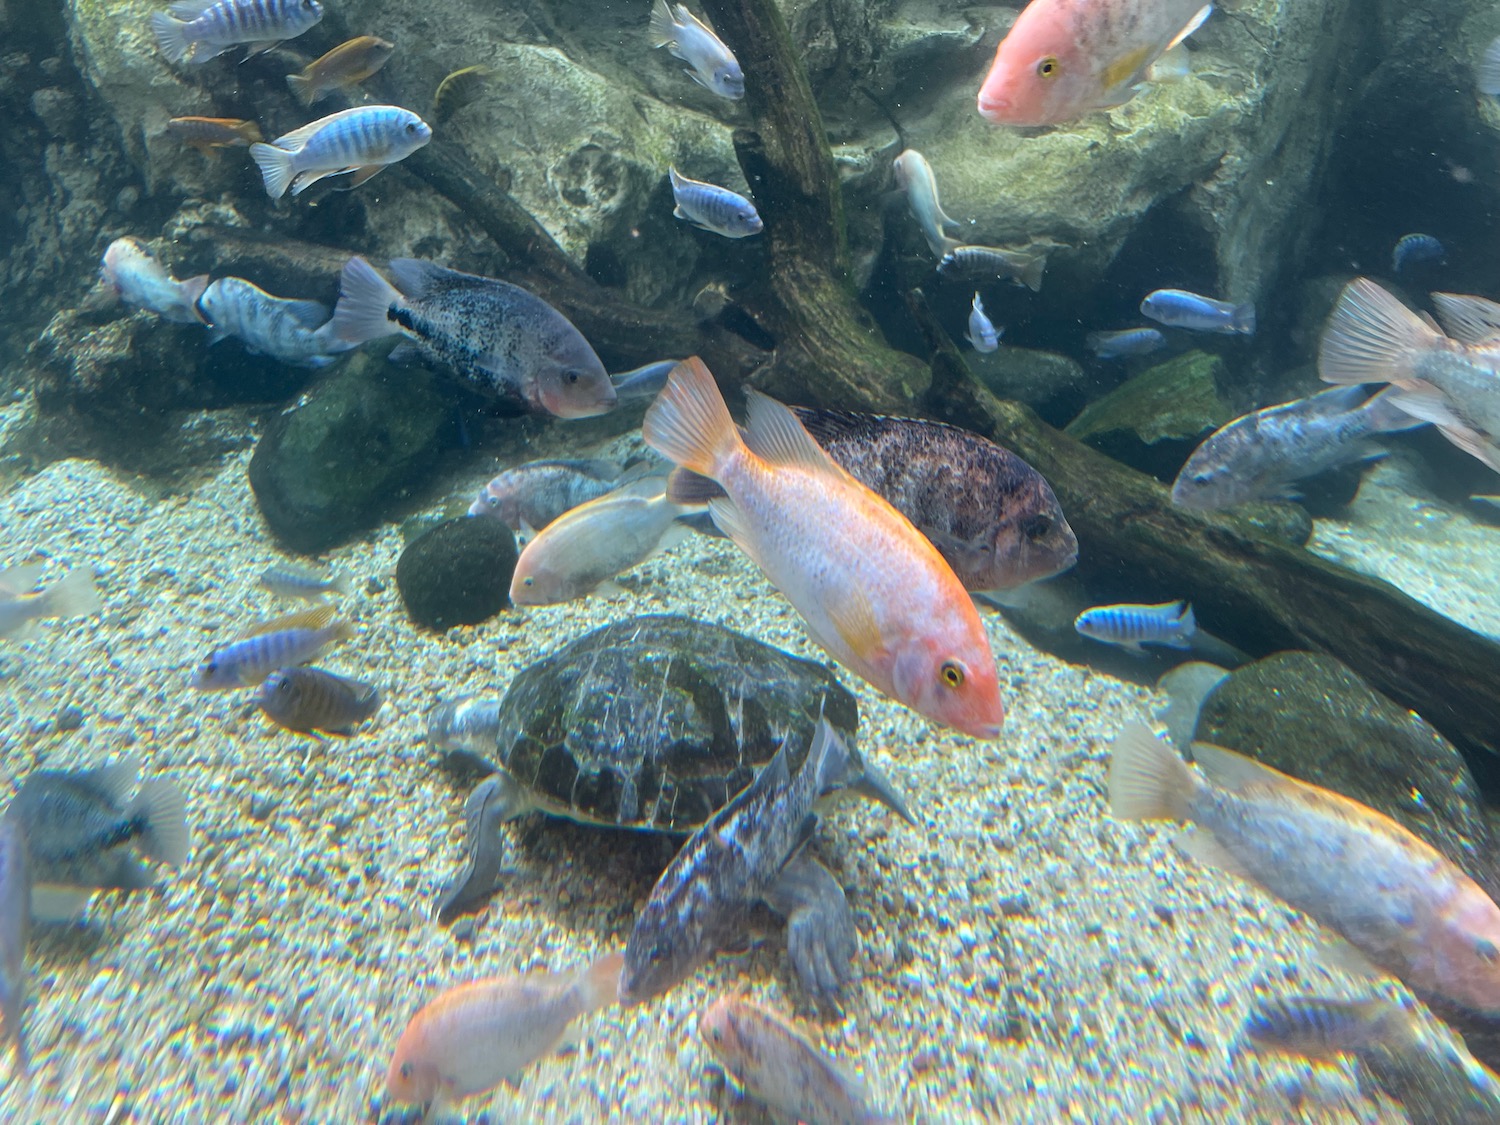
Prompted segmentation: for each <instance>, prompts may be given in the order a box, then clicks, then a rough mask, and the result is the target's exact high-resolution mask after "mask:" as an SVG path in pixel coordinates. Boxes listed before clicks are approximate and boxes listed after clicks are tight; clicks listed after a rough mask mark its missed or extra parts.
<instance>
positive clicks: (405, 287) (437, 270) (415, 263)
mask: <svg viewBox="0 0 1500 1125" xmlns="http://www.w3.org/2000/svg"><path fill="white" fill-rule="evenodd" d="M390 270H391V279H392V280H393V281H394V282H395V284H396V288H397V289H399V290H401V295H402V296H403V297H411V298H414V299H417V298H421V297H425V296H426V295H427V294H428V293H430V292H431V291H432V290H434V289H436V288H438V287H439V286H440V285H441V284H442V283H443V282H445V281H448V280H449V279H450V278H451V276H452V274H453V272H454V271H452V270H449V269H444V268H443V267H442V266H440V265H438V264H437V263H436V262H428V261H425V260H424V259H422V258H392V259H391V262H390Z"/></svg>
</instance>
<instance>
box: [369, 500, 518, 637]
mask: <svg viewBox="0 0 1500 1125" xmlns="http://www.w3.org/2000/svg"><path fill="white" fill-rule="evenodd" d="M517 555H518V552H517V551H516V537H515V535H514V534H512V532H511V530H510V528H508V527H506V526H505V525H504V524H503V523H501V522H500V521H499V520H491V519H474V518H472V517H470V516H462V517H460V518H459V519H456V520H448V521H447V522H446V523H440V524H438V525H437V526H436V527H434V528H432V529H431V530H430V531H427V532H425V533H423V534H422V535H420V536H418V537H417V538H416V539H413V540H412V541H411V542H410V543H409V544H408V545H407V547H406V549H405V550H404V551H402V552H401V558H400V559H399V560H398V561H397V563H396V588H397V589H398V590H400V591H401V601H402V602H403V603H404V604H405V605H406V612H407V613H408V614H409V615H410V616H411V619H412V620H413V621H415V622H416V623H417V624H418V625H422V626H424V627H426V628H428V629H438V630H442V629H451V628H453V626H455V625H477V624H479V623H480V622H481V621H487V620H489V619H490V618H491V617H493V616H495V614H497V613H499V612H500V611H501V610H502V609H504V608H505V607H506V606H508V605H510V579H511V575H512V574H513V573H514V572H515V569H516V558H517Z"/></svg>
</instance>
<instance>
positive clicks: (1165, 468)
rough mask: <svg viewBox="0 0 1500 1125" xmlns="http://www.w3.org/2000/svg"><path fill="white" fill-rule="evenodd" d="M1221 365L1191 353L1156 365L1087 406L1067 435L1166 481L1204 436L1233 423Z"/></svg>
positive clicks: (1205, 355)
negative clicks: (1228, 423)
mask: <svg viewBox="0 0 1500 1125" xmlns="http://www.w3.org/2000/svg"><path fill="white" fill-rule="evenodd" d="M1228 384H1229V380H1228V375H1227V371H1226V369H1225V366H1224V361H1223V360H1221V359H1220V358H1219V357H1218V356H1216V355H1210V354H1209V353H1207V352H1199V351H1192V352H1186V353H1184V354H1183V355H1180V356H1175V357H1173V358H1172V359H1169V360H1167V361H1166V362H1165V363H1160V364H1157V365H1156V366H1155V367H1152V368H1150V369H1148V370H1146V371H1143V372H1142V373H1141V374H1139V375H1137V376H1136V377H1135V378H1133V379H1130V380H1127V381H1126V382H1125V383H1123V384H1121V385H1120V386H1118V387H1116V388H1115V389H1114V390H1113V391H1111V392H1110V393H1109V394H1107V395H1105V396H1104V397H1103V398H1101V399H1099V400H1098V401H1097V402H1093V403H1090V404H1089V405H1088V406H1087V407H1086V408H1085V409H1084V411H1083V412H1082V413H1081V414H1079V415H1078V417H1077V418H1074V419H1073V421H1072V422H1070V423H1068V425H1067V427H1066V432H1067V433H1068V434H1070V435H1072V436H1073V437H1075V438H1077V439H1078V440H1079V441H1086V442H1088V443H1089V444H1090V445H1092V446H1094V447H1095V448H1096V449H1099V450H1102V451H1103V452H1105V453H1107V454H1109V455H1110V456H1111V457H1113V458H1115V459H1116V460H1117V461H1123V462H1125V464H1127V465H1131V466H1133V467H1134V468H1137V469H1140V470H1142V471H1143V472H1148V473H1151V474H1153V475H1155V476H1156V477H1157V478H1158V479H1160V480H1163V481H1170V480H1172V479H1173V478H1174V477H1175V476H1176V475H1177V470H1178V469H1179V468H1181V467H1182V463H1183V462H1184V461H1186V460H1187V457H1188V454H1189V453H1191V452H1192V451H1193V449H1194V448H1196V447H1197V445H1198V442H1199V441H1200V440H1202V438H1204V437H1205V436H1207V435H1208V434H1210V433H1212V432H1213V431H1214V430H1216V429H1218V428H1219V427H1220V426H1222V425H1224V424H1225V423H1226V422H1229V421H1231V420H1233V419H1234V418H1235V416H1236V413H1237V412H1236V411H1235V410H1234V409H1233V408H1232V407H1231V406H1230V405H1229V403H1228V402H1227V401H1226V397H1225V393H1224V391H1225V390H1226V389H1227V387H1228Z"/></svg>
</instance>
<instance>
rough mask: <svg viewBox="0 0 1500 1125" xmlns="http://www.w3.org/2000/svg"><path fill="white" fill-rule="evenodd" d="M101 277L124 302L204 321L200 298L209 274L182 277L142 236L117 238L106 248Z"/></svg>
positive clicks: (175, 318) (179, 320)
mask: <svg viewBox="0 0 1500 1125" xmlns="http://www.w3.org/2000/svg"><path fill="white" fill-rule="evenodd" d="M99 279H100V280H101V281H102V282H103V283H104V284H105V285H106V286H108V287H109V288H110V289H112V290H113V291H114V293H115V295H116V296H118V297H119V298H120V300H121V301H122V302H124V303H125V304H127V305H129V306H130V307H131V308H135V309H145V310H146V311H147V312H150V313H155V314H156V315H157V316H159V317H161V318H162V319H163V320H170V321H172V322H173V323H175V324H202V323H203V318H202V317H201V316H200V315H199V314H198V305H197V301H198V298H199V297H200V296H201V295H202V294H203V290H204V289H206V288H208V274H206V273H205V274H199V275H198V276H197V277H190V278H188V279H187V280H186V281H178V280H177V279H176V278H175V277H173V276H172V273H171V271H170V270H168V269H167V267H166V266H164V265H162V264H161V262H160V260H158V259H157V257H156V255H155V254H153V253H152V252H151V248H150V247H148V246H147V245H146V244H145V243H144V242H142V241H141V240H140V239H139V238H117V239H115V240H114V241H113V242H111V243H110V244H109V246H108V248H107V249H106V250H105V251H104V261H103V263H102V264H101V265H100V267H99Z"/></svg>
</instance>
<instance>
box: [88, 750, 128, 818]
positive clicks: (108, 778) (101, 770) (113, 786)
mask: <svg viewBox="0 0 1500 1125" xmlns="http://www.w3.org/2000/svg"><path fill="white" fill-rule="evenodd" d="M86 776H87V778H88V780H89V783H90V784H91V785H94V786H96V787H97V788H98V789H99V791H100V792H102V793H106V794H108V795H109V798H110V800H111V801H113V802H114V805H115V807H116V808H124V807H125V801H126V798H128V797H129V796H130V794H131V793H132V792H134V791H135V781H136V778H138V777H140V776H141V760H140V759H139V758H137V757H134V756H127V757H124V758H121V759H120V760H119V761H117V762H110V763H109V764H108V765H103V766H99V767H98V768H97V769H92V770H89V771H88V774H87V775H86Z"/></svg>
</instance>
